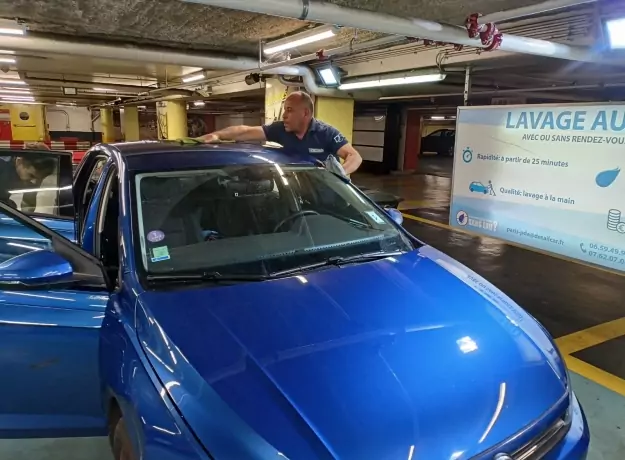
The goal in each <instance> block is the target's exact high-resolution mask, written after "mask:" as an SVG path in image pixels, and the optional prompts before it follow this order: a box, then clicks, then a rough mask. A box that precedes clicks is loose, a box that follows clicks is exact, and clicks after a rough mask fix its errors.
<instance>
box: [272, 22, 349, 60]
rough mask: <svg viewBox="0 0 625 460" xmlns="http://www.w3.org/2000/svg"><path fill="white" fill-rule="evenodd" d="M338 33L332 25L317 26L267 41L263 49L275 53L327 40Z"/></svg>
mask: <svg viewBox="0 0 625 460" xmlns="http://www.w3.org/2000/svg"><path fill="white" fill-rule="evenodd" d="M337 33H338V29H337V28H336V27H334V26H331V27H317V28H315V29H313V30H310V31H307V32H303V33H301V34H295V35H292V36H290V37H287V38H283V39H281V40H276V41H274V42H270V43H267V45H265V47H264V49H263V53H265V54H275V53H279V52H280V51H284V50H288V49H292V48H297V47H300V46H304V45H309V44H310V43H315V42H318V41H321V40H327V39H329V38H332V37H334V36H335V35H336V34H337Z"/></svg>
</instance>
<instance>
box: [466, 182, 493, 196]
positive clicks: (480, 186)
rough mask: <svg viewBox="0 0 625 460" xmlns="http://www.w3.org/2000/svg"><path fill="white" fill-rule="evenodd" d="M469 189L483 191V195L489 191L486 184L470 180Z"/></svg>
mask: <svg viewBox="0 0 625 460" xmlns="http://www.w3.org/2000/svg"><path fill="white" fill-rule="evenodd" d="M469 190H470V191H471V192H474V193H483V194H484V195H486V194H487V193H488V192H489V188H488V186H487V185H484V184H482V183H481V182H471V184H469Z"/></svg>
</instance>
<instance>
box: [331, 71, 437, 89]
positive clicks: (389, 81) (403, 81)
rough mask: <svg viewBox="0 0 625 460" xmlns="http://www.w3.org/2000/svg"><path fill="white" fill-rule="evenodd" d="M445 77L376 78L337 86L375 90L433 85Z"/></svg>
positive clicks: (435, 75)
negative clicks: (401, 86)
mask: <svg viewBox="0 0 625 460" xmlns="http://www.w3.org/2000/svg"><path fill="white" fill-rule="evenodd" d="M445 77H446V75H445V74H444V73H433V74H424V75H408V76H405V77H398V78H386V79H382V78H378V79H376V80H365V81H356V82H352V83H343V84H341V85H340V86H339V89H341V90H348V89H364V88H377V87H380V86H395V85H411V84H416V83H434V82H437V81H443V80H444V79H445Z"/></svg>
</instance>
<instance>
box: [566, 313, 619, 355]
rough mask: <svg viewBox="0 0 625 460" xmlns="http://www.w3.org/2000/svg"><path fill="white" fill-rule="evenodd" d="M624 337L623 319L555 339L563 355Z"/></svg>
mask: <svg viewBox="0 0 625 460" xmlns="http://www.w3.org/2000/svg"><path fill="white" fill-rule="evenodd" d="M622 336H625V318H619V319H615V320H614V321H609V322H607V323H602V324H598V325H597V326H593V327H590V328H588V329H584V330H582V331H579V332H574V333H573V334H569V335H565V336H564V337H560V338H558V339H556V343H557V344H558V348H559V349H560V351H561V352H562V353H563V354H565V355H571V354H573V353H577V352H578V351H580V350H584V349H585V348H590V347H594V346H595V345H599V344H600V343H603V342H607V341H608V340H612V339H616V338H617V337H622Z"/></svg>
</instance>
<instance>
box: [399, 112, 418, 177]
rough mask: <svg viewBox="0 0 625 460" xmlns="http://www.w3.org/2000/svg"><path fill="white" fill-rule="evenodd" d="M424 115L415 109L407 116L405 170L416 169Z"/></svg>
mask: <svg viewBox="0 0 625 460" xmlns="http://www.w3.org/2000/svg"><path fill="white" fill-rule="evenodd" d="M422 121H423V117H422V116H421V114H419V113H418V112H416V111H414V110H408V113H407V116H406V141H405V143H404V167H403V170H404V171H415V170H416V169H417V167H418V165H419V153H420V151H421V126H422Z"/></svg>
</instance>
